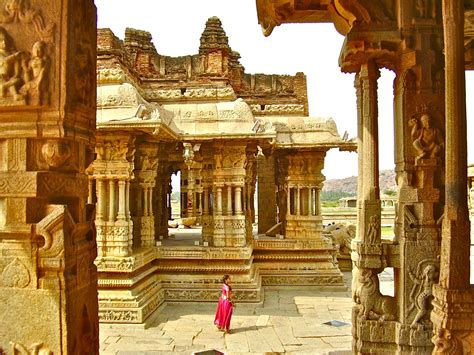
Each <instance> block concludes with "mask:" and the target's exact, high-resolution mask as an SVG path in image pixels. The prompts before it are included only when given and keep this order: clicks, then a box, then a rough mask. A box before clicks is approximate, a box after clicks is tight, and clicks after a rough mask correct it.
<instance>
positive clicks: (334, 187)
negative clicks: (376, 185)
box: [321, 170, 397, 199]
mask: <svg viewBox="0 0 474 355" xmlns="http://www.w3.org/2000/svg"><path fill="white" fill-rule="evenodd" d="M379 180H380V192H381V193H383V192H384V191H390V190H391V191H396V190H397V185H396V183H395V171H393V170H382V171H381V172H380V179H379ZM356 195H357V176H351V177H347V178H344V179H331V180H326V181H325V182H324V187H323V190H322V196H321V198H322V199H324V196H326V197H329V196H334V198H336V196H340V197H339V198H341V197H346V196H356ZM331 199H333V198H331Z"/></svg>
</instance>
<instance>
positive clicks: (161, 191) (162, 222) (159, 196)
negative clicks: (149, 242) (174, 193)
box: [151, 156, 186, 240]
mask: <svg viewBox="0 0 474 355" xmlns="http://www.w3.org/2000/svg"><path fill="white" fill-rule="evenodd" d="M154 174H155V176H156V178H155V184H154V188H153V193H152V199H151V201H152V202H151V204H152V213H153V218H154V221H155V222H154V233H155V237H156V238H155V239H156V240H158V238H159V237H160V236H161V237H163V238H167V236H168V219H170V218H171V211H170V207H169V206H168V204H169V199H170V195H171V187H170V186H171V174H172V170H171V169H170V166H169V163H168V162H167V160H166V157H163V156H160V158H159V162H158V166H157V168H156V169H155V173H154ZM181 186H182V185H181ZM181 204H182V205H181V208H182V209H183V208H185V205H186V202H185V201H184V200H183V199H182V198H181ZM181 212H182V210H181Z"/></svg>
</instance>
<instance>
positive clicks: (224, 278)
mask: <svg viewBox="0 0 474 355" xmlns="http://www.w3.org/2000/svg"><path fill="white" fill-rule="evenodd" d="M228 279H230V276H229V275H227V274H225V275H224V277H223V278H222V282H223V283H225V281H226V280H228Z"/></svg>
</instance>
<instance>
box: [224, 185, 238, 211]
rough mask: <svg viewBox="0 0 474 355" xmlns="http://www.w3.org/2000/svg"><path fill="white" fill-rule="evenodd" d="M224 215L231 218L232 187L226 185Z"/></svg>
mask: <svg viewBox="0 0 474 355" xmlns="http://www.w3.org/2000/svg"><path fill="white" fill-rule="evenodd" d="M236 210H237V209H236ZM226 214H227V215H228V216H232V185H227V213H226Z"/></svg>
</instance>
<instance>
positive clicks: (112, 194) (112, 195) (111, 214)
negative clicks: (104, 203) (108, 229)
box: [109, 179, 115, 222]
mask: <svg viewBox="0 0 474 355" xmlns="http://www.w3.org/2000/svg"><path fill="white" fill-rule="evenodd" d="M109 222H115V180H113V179H110V180H109Z"/></svg>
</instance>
